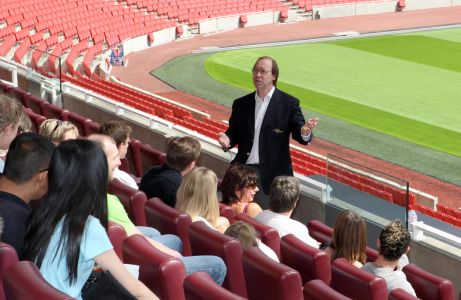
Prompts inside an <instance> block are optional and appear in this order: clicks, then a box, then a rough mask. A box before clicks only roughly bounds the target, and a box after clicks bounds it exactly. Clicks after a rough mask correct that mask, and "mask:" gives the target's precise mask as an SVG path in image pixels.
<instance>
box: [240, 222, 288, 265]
mask: <svg viewBox="0 0 461 300" xmlns="http://www.w3.org/2000/svg"><path fill="white" fill-rule="evenodd" d="M234 220H235V221H243V222H245V223H248V224H251V225H253V227H254V228H255V229H256V231H257V232H258V233H259V236H260V238H261V241H262V242H263V243H264V244H266V245H267V246H268V247H269V248H271V249H272V250H274V252H275V254H277V257H278V258H279V259H280V235H279V233H278V232H277V230H275V229H274V228H272V227H270V226H267V225H265V224H262V223H260V222H258V221H256V220H255V219H253V218H252V217H250V216H248V215H247V214H244V213H239V214H236V215H235V218H234Z"/></svg>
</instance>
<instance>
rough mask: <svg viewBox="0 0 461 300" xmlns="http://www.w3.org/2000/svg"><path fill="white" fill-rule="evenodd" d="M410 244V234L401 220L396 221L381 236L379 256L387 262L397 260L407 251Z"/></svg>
mask: <svg viewBox="0 0 461 300" xmlns="http://www.w3.org/2000/svg"><path fill="white" fill-rule="evenodd" d="M410 242H411V237H410V233H409V232H408V231H407V230H406V229H405V227H404V226H403V225H402V223H401V222H400V220H394V221H392V222H391V223H390V224H389V225H387V226H386V227H385V228H384V229H383V230H382V231H381V234H380V235H379V243H380V247H379V254H381V255H382V256H383V257H384V258H385V259H387V260H397V259H399V258H400V257H401V256H402V255H403V254H404V253H405V252H406V251H407V249H408V246H409V245H410Z"/></svg>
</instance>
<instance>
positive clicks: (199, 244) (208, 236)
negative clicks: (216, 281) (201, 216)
mask: <svg viewBox="0 0 461 300" xmlns="http://www.w3.org/2000/svg"><path fill="white" fill-rule="evenodd" d="M188 232H189V240H190V246H191V249H192V254H193V255H215V256H219V257H221V258H222V259H223V260H224V262H225V264H226V266H227V274H226V278H225V279H224V282H223V287H225V288H226V289H228V290H230V291H231V292H233V293H236V294H237V295H240V296H242V297H246V295H247V293H246V286H245V279H244V277H243V269H242V246H241V245H240V241H239V240H237V239H234V238H231V237H229V236H227V235H224V234H222V233H220V232H218V231H216V230H214V229H212V228H210V227H209V226H208V225H206V224H205V223H204V222H200V221H199V222H194V223H192V224H191V225H190V226H189V229H188Z"/></svg>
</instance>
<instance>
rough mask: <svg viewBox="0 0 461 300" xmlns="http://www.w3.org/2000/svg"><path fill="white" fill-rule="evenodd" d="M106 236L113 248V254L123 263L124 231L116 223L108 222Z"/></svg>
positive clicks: (125, 236)
mask: <svg viewBox="0 0 461 300" xmlns="http://www.w3.org/2000/svg"><path fill="white" fill-rule="evenodd" d="M107 235H108V236H109V240H110V242H111V244H112V247H114V251H115V253H116V254H117V256H118V257H119V258H120V260H121V261H123V253H122V245H123V241H124V240H125V239H126V238H127V234H126V231H125V229H124V228H123V227H122V226H121V225H119V224H117V223H114V222H109V228H107Z"/></svg>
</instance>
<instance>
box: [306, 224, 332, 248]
mask: <svg viewBox="0 0 461 300" xmlns="http://www.w3.org/2000/svg"><path fill="white" fill-rule="evenodd" d="M307 229H308V230H309V235H310V236H311V237H312V238H314V239H316V240H317V242H319V243H322V244H330V243H331V239H332V236H333V228H331V227H330V226H327V225H325V224H323V223H322V222H320V221H318V220H310V221H309V222H308V223H307Z"/></svg>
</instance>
